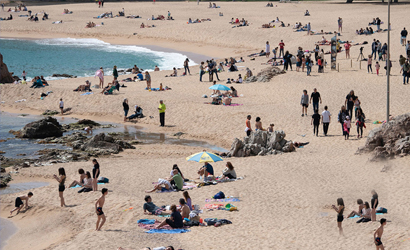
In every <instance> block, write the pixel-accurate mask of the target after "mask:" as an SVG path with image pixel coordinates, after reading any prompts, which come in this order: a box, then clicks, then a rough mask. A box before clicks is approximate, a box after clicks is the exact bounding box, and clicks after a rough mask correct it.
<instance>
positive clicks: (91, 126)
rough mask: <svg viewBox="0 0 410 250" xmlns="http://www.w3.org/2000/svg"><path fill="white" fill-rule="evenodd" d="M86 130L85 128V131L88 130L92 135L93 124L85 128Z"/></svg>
mask: <svg viewBox="0 0 410 250" xmlns="http://www.w3.org/2000/svg"><path fill="white" fill-rule="evenodd" d="M84 130H85V132H87V135H89V134H91V135H92V134H93V125H90V126H88V127H86V128H84Z"/></svg>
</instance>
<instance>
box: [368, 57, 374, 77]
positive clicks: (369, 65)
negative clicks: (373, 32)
mask: <svg viewBox="0 0 410 250" xmlns="http://www.w3.org/2000/svg"><path fill="white" fill-rule="evenodd" d="M370 72H372V74H373V69H372V55H369V57H368V58H367V74H369V73H370Z"/></svg>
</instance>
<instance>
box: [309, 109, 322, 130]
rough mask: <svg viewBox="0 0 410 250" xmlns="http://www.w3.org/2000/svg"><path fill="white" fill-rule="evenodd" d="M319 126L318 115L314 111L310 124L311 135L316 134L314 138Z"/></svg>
mask: <svg viewBox="0 0 410 250" xmlns="http://www.w3.org/2000/svg"><path fill="white" fill-rule="evenodd" d="M319 124H320V115H319V113H318V111H317V109H316V110H315V114H313V115H312V121H311V122H310V125H313V135H315V133H316V136H318V133H319Z"/></svg>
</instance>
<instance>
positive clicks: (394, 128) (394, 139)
mask: <svg viewBox="0 0 410 250" xmlns="http://www.w3.org/2000/svg"><path fill="white" fill-rule="evenodd" d="M361 152H372V153H374V157H373V160H376V159H385V158H393V157H394V156H396V155H400V156H405V155H408V154H409V153H410V113H407V114H404V115H399V116H396V117H395V118H394V119H393V120H391V121H389V122H388V123H385V124H383V125H382V126H380V127H377V128H375V129H373V130H372V131H370V133H369V135H368V136H367V141H366V144H365V146H364V147H362V148H359V150H358V153H361Z"/></svg>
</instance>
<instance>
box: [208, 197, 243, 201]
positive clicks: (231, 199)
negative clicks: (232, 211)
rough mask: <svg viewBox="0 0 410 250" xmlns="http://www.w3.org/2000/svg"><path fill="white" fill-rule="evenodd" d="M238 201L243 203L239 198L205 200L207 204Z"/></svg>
mask: <svg viewBox="0 0 410 250" xmlns="http://www.w3.org/2000/svg"><path fill="white" fill-rule="evenodd" d="M236 201H241V200H239V197H238V198H236V197H231V198H225V199H205V202H236Z"/></svg>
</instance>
